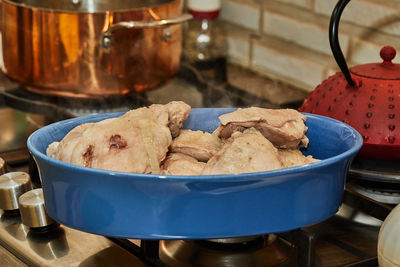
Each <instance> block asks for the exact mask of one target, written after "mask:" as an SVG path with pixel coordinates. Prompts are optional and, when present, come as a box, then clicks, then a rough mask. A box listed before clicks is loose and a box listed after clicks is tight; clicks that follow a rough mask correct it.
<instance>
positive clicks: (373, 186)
mask: <svg viewBox="0 0 400 267" xmlns="http://www.w3.org/2000/svg"><path fill="white" fill-rule="evenodd" d="M347 186H348V187H349V188H351V189H353V190H354V191H356V192H357V193H359V194H361V195H363V196H366V197H369V198H371V199H373V200H375V201H378V202H381V203H385V204H394V205H395V204H398V203H400V184H391V183H390V184H389V183H380V182H373V181H369V180H365V181H363V180H353V181H351V182H349V183H348V184H347Z"/></svg>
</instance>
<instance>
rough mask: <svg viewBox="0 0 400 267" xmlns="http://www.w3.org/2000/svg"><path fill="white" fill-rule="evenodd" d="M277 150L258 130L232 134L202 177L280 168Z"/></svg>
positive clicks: (252, 129) (212, 159)
mask: <svg viewBox="0 0 400 267" xmlns="http://www.w3.org/2000/svg"><path fill="white" fill-rule="evenodd" d="M282 167H283V165H282V163H281V161H280V159H279V154H278V149H277V148H275V147H274V145H273V144H272V143H271V142H270V141H269V140H268V139H266V138H265V137H264V136H263V135H262V134H261V133H260V132H259V131H258V130H256V129H254V128H251V129H247V130H245V131H243V132H234V133H233V134H232V136H231V137H230V138H229V139H228V140H227V142H226V143H225V144H224V146H223V147H222V149H221V150H220V151H218V153H216V154H215V155H214V156H213V157H212V158H211V159H210V160H209V161H208V162H207V164H206V166H205V167H204V170H203V173H202V174H204V175H211V174H238V173H249V172H260V171H268V170H275V169H280V168H282Z"/></svg>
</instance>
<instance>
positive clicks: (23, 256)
mask: <svg viewBox="0 0 400 267" xmlns="http://www.w3.org/2000/svg"><path fill="white" fill-rule="evenodd" d="M0 214H1V225H0V226H1V227H0V245H1V246H3V247H4V248H5V249H6V250H7V251H9V252H11V253H12V254H13V255H15V256H16V257H17V258H18V259H19V260H20V261H22V262H23V263H24V264H26V265H28V266H71V267H72V266H81V267H86V266H145V265H144V264H143V263H142V262H141V261H140V260H139V259H138V258H137V257H135V256H134V255H132V254H130V253H128V252H127V251H126V250H124V249H123V248H121V247H119V246H117V245H116V244H114V243H113V242H111V241H110V240H108V239H107V238H105V237H102V236H98V235H93V234H88V233H84V232H80V231H77V230H73V229H70V228H68V227H65V226H61V227H60V228H58V229H55V230H53V231H51V232H46V233H36V232H33V231H30V230H29V228H28V227H26V226H24V225H23V224H22V223H21V218H20V217H19V216H16V215H15V214H11V215H10V214H7V213H3V212H2V211H0ZM0 253H1V251H0ZM0 255H1V254H0ZM0 262H1V261H0ZM16 266H24V265H16Z"/></svg>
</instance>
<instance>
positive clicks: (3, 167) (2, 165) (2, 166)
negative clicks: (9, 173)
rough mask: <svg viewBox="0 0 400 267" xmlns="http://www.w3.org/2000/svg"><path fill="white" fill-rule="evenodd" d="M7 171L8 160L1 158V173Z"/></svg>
mask: <svg viewBox="0 0 400 267" xmlns="http://www.w3.org/2000/svg"><path fill="white" fill-rule="evenodd" d="M5 172H6V162H5V161H4V159H2V158H0V175H2V174H4V173H5Z"/></svg>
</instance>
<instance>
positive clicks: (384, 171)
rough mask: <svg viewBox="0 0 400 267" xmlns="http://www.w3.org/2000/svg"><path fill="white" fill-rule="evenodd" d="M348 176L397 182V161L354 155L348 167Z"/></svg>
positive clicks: (398, 173)
mask: <svg viewBox="0 0 400 267" xmlns="http://www.w3.org/2000/svg"><path fill="white" fill-rule="evenodd" d="M349 176H350V177H351V178H355V179H360V180H369V181H374V182H380V183H382V182H387V183H399V182H400V167H399V162H398V161H392V160H368V159H363V158H359V157H356V158H355V159H354V160H353V162H352V165H351V167H350V170H349Z"/></svg>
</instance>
